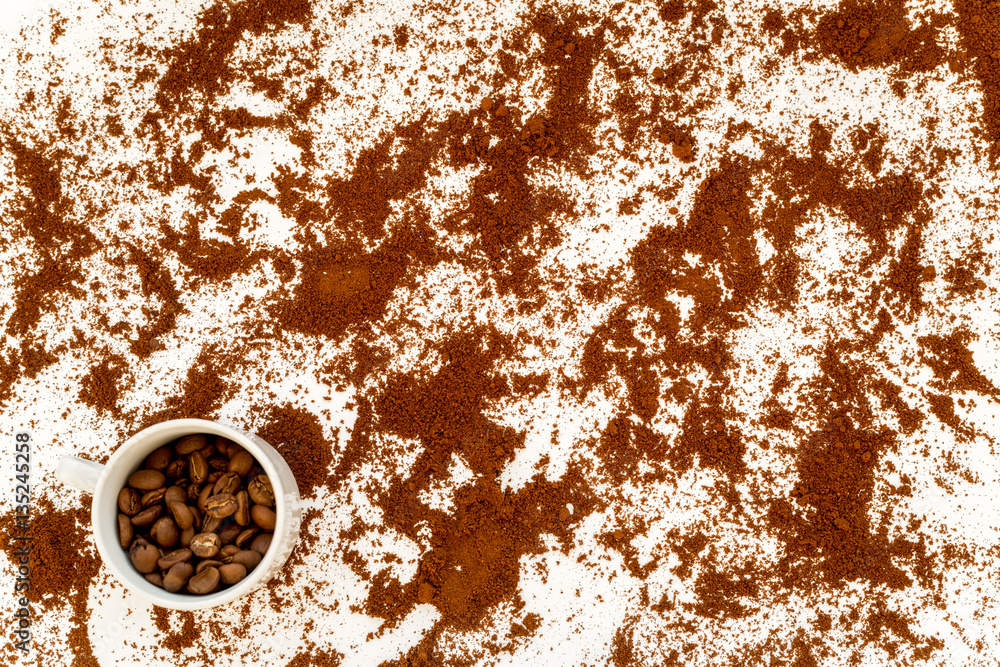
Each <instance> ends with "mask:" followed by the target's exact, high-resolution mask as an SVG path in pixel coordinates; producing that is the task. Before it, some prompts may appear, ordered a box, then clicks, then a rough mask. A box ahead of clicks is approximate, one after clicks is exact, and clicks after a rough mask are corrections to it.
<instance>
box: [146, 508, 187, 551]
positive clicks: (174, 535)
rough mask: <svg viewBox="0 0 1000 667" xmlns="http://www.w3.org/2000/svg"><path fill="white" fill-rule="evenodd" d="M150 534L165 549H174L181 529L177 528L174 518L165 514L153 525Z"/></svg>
mask: <svg viewBox="0 0 1000 667" xmlns="http://www.w3.org/2000/svg"><path fill="white" fill-rule="evenodd" d="M149 536H150V537H151V538H153V539H154V540H155V541H156V543H157V544H158V545H160V546H161V547H163V548H164V549H172V548H173V547H174V545H175V544H177V540H178V539H180V536H181V531H180V529H178V528H177V524H176V523H174V520H173V518H171V517H169V516H165V517H163V518H161V519H157V521H156V523H154V524H153V527H152V528H150V529H149Z"/></svg>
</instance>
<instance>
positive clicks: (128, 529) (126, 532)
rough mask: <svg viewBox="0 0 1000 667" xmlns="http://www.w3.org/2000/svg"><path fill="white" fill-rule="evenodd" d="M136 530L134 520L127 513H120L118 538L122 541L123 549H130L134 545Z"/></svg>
mask: <svg viewBox="0 0 1000 667" xmlns="http://www.w3.org/2000/svg"><path fill="white" fill-rule="evenodd" d="M134 535H135V531H134V530H133V529H132V520H131V519H129V518H128V516H127V515H125V514H119V515H118V539H119V540H120V541H121V544H122V549H128V548H129V547H130V546H131V545H132V538H133V536H134Z"/></svg>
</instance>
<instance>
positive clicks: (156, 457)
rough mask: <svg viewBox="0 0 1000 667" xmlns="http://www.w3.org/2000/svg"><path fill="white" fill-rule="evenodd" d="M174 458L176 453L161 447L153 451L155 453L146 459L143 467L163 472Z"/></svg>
mask: <svg viewBox="0 0 1000 667" xmlns="http://www.w3.org/2000/svg"><path fill="white" fill-rule="evenodd" d="M173 458H174V453H173V451H172V450H171V449H170V448H169V447H160V448H159V449H156V450H153V453H152V454H150V455H149V456H147V457H146V462H145V463H144V464H143V467H144V468H148V469H149V470H163V469H164V468H166V467H167V466H168V465H169V464H170V461H171V459H173Z"/></svg>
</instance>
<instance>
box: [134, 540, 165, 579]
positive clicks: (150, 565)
mask: <svg viewBox="0 0 1000 667" xmlns="http://www.w3.org/2000/svg"><path fill="white" fill-rule="evenodd" d="M128 556H129V558H130V559H131V560H132V565H134V566H135V569H137V570H139V572H141V573H143V574H149V573H150V572H153V571H155V570H156V561H158V560H159V559H160V550H159V549H157V548H156V547H154V546H153V545H152V544H150V543H149V542H147V541H146V540H144V539H142V538H141V537H140V538H139V539H137V540H136V541H135V542H134V543H133V544H132V548H131V549H129V552H128Z"/></svg>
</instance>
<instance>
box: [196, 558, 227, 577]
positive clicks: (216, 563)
mask: <svg viewBox="0 0 1000 667" xmlns="http://www.w3.org/2000/svg"><path fill="white" fill-rule="evenodd" d="M223 565H225V563H223V562H222V561H221V560H218V559H216V558H209V559H208V560H203V561H201V562H200V563H198V565H197V566H196V567H195V568H194V571H195V572H197V573H198V574H201V572H202V571H204V570H205V568H209V567H222V566H223Z"/></svg>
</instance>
